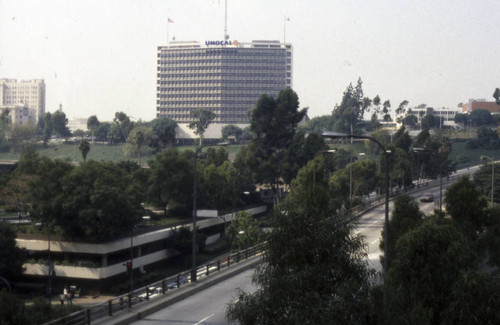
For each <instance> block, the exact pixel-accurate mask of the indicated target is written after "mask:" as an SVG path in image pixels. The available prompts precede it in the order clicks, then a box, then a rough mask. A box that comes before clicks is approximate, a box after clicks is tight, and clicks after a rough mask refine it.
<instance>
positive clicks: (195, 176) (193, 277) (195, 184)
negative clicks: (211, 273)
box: [191, 142, 229, 282]
mask: <svg viewBox="0 0 500 325" xmlns="http://www.w3.org/2000/svg"><path fill="white" fill-rule="evenodd" d="M228 144H229V142H220V143H217V144H216V146H227V145H228ZM206 146H207V145H199V146H198V147H197V148H196V150H195V151H194V163H193V166H194V171H193V236H192V241H193V243H192V261H191V263H192V264H191V282H196V277H197V274H196V247H197V245H196V199H197V193H196V189H197V187H198V169H197V168H198V154H199V153H200V151H201V149H203V148H204V147H206Z"/></svg>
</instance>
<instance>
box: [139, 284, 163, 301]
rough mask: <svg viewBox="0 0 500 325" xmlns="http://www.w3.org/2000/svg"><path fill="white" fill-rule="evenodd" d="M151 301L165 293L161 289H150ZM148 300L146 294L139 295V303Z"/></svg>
mask: <svg viewBox="0 0 500 325" xmlns="http://www.w3.org/2000/svg"><path fill="white" fill-rule="evenodd" d="M148 291H149V299H152V298H154V297H156V296H159V295H161V294H162V293H163V290H162V289H161V288H160V287H149V288H148ZM143 300H146V293H143V294H142V295H139V301H143Z"/></svg>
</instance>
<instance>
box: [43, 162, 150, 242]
mask: <svg viewBox="0 0 500 325" xmlns="http://www.w3.org/2000/svg"><path fill="white" fill-rule="evenodd" d="M61 190H62V193H55V194H56V195H57V196H61V197H63V198H64V199H63V200H61V201H62V202H61V205H60V206H57V207H56V208H57V212H58V215H59V218H58V220H57V221H58V225H59V226H60V227H61V229H62V230H63V236H65V237H66V238H87V239H90V240H94V241H102V240H109V239H110V238H114V237H117V236H123V235H128V234H130V231H131V229H132V227H133V226H134V225H135V223H136V222H137V218H138V216H139V213H141V212H140V211H141V205H140V203H141V200H140V196H139V195H138V194H137V193H136V192H135V187H134V186H133V179H132V178H131V177H130V176H128V175H127V174H125V173H124V171H123V169H120V168H117V166H116V165H115V164H114V163H112V162H97V161H92V160H90V161H88V162H87V163H85V164H83V165H80V166H79V167H76V168H74V169H72V170H70V171H69V172H68V173H67V175H66V176H65V177H64V178H63V182H62V188H61ZM56 202H57V201H56ZM42 212H43V211H42Z"/></svg>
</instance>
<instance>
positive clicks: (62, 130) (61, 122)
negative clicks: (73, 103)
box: [52, 109, 71, 138]
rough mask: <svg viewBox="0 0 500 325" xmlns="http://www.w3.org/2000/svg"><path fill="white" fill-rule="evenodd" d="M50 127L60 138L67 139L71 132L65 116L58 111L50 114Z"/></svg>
mask: <svg viewBox="0 0 500 325" xmlns="http://www.w3.org/2000/svg"><path fill="white" fill-rule="evenodd" d="M52 125H53V128H54V132H55V133H56V135H57V136H58V137H60V138H67V137H69V136H70V135H71V131H70V130H69V129H68V126H67V125H68V119H67V118H66V114H65V113H64V112H63V111H62V110H61V109H58V110H57V111H56V112H55V113H54V114H52Z"/></svg>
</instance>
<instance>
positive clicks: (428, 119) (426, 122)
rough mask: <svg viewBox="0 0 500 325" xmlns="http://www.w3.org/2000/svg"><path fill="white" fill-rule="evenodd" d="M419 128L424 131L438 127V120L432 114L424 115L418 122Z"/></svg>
mask: <svg viewBox="0 0 500 325" xmlns="http://www.w3.org/2000/svg"><path fill="white" fill-rule="evenodd" d="M420 126H421V128H422V129H424V130H430V129H434V128H435V127H437V126H439V118H438V117H435V116H434V115H433V114H425V116H424V117H423V118H422V119H421V120H420Z"/></svg>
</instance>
